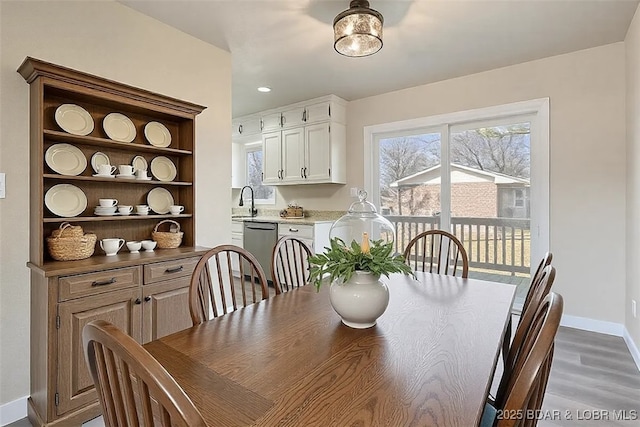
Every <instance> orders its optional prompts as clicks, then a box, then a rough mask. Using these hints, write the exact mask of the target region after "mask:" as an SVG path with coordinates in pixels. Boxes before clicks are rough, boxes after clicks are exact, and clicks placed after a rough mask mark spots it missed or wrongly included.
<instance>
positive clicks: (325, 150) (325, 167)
mask: <svg viewBox="0 0 640 427" xmlns="http://www.w3.org/2000/svg"><path fill="white" fill-rule="evenodd" d="M304 130H305V152H306V164H305V169H304V171H303V174H304V177H305V179H306V180H307V181H309V182H311V181H321V182H331V135H330V133H329V123H319V124H316V125H311V126H305V128H304Z"/></svg>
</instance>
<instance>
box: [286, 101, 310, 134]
mask: <svg viewBox="0 0 640 427" xmlns="http://www.w3.org/2000/svg"><path fill="white" fill-rule="evenodd" d="M305 116H306V113H305V107H304V106H297V107H293V108H289V109H287V110H283V111H282V119H281V122H282V129H289V128H292V127H297V126H303V125H304V124H305Z"/></svg>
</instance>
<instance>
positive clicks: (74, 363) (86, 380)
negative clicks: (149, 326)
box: [56, 288, 141, 415]
mask: <svg viewBox="0 0 640 427" xmlns="http://www.w3.org/2000/svg"><path fill="white" fill-rule="evenodd" d="M139 298H140V290H139V289H138V288H135V289H128V290H122V291H116V292H109V293H106V294H101V295H96V296H91V297H86V298H79V299H75V300H71V301H67V302H63V303H60V304H59V305H58V315H59V317H60V328H59V329H58V380H57V393H58V405H57V408H56V412H57V414H58V415H62V414H64V413H65V412H67V411H70V410H72V409H76V408H79V407H81V406H83V405H86V404H89V403H93V402H95V401H96V399H97V398H98V396H97V394H96V392H95V389H94V386H93V379H92V378H91V374H90V373H89V369H88V368H87V365H86V362H85V359H84V348H83V344H82V328H84V325H86V324H87V323H89V322H91V321H92V320H97V319H101V320H106V321H108V322H111V323H113V324H114V325H116V326H117V327H118V328H120V329H122V330H123V331H125V332H126V333H127V334H129V335H131V336H132V337H133V338H135V339H136V340H137V341H140V318H141V311H140V308H141V304H140V303H139V301H140V299H139Z"/></svg>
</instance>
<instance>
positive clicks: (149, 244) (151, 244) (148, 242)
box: [142, 240, 156, 252]
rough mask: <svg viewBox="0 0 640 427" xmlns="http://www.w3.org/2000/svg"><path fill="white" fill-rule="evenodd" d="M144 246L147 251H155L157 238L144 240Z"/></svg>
mask: <svg viewBox="0 0 640 427" xmlns="http://www.w3.org/2000/svg"><path fill="white" fill-rule="evenodd" d="M142 247H143V248H144V250H145V251H146V252H153V249H154V248H155V247H156V242H155V240H143V241H142Z"/></svg>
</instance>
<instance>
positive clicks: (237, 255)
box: [189, 245, 269, 325]
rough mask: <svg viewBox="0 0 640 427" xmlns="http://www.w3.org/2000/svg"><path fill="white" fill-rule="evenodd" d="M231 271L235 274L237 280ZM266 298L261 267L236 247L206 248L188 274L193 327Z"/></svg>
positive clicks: (266, 291) (266, 292)
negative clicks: (189, 275)
mask: <svg viewBox="0 0 640 427" xmlns="http://www.w3.org/2000/svg"><path fill="white" fill-rule="evenodd" d="M234 269H236V271H237V273H239V274H237V273H236V274H237V277H236V276H234ZM214 279H217V286H215V285H214V282H215V281H216V280H214ZM267 298H269V292H268V288H267V277H266V275H265V273H264V270H263V269H262V266H261V265H260V263H259V262H258V260H257V259H256V258H255V257H254V256H253V254H251V253H250V252H249V251H247V250H245V249H243V248H241V247H239V246H235V245H220V246H216V247H215V248H212V249H210V250H209V251H207V252H206V253H205V254H204V255H203V256H202V258H201V259H200V261H198V264H196V267H195V269H194V270H193V273H192V274H191V282H190V284H189V311H190V313H191V320H192V322H193V324H194V325H198V324H200V323H202V322H205V321H207V320H209V319H210V318H211V316H213V317H218V316H221V315H223V314H227V313H229V312H231V311H235V310H237V309H238V307H246V306H247V305H250V304H254V303H256V302H258V301H261V300H264V299H267Z"/></svg>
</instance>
